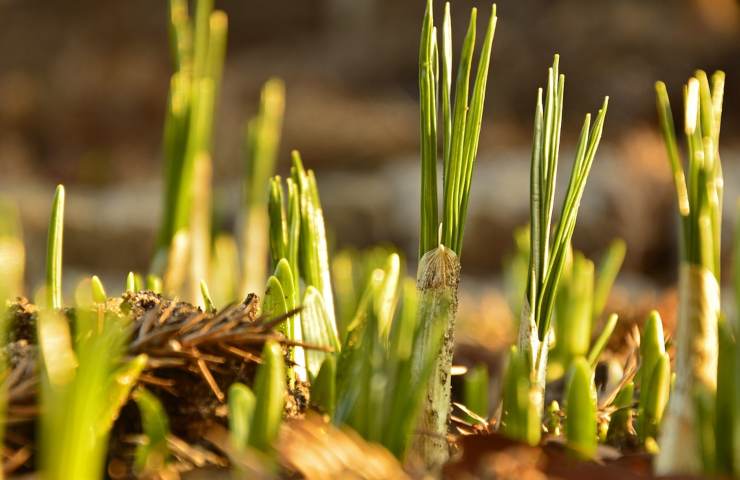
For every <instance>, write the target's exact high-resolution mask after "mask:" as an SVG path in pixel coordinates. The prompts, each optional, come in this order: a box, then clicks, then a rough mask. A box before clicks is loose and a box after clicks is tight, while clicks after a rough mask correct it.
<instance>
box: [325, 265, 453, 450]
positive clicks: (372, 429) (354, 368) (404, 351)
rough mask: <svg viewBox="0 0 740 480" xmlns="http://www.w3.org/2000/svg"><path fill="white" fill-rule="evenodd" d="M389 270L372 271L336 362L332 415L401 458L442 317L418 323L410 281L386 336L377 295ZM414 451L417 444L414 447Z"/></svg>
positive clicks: (430, 366) (429, 370) (433, 356)
mask: <svg viewBox="0 0 740 480" xmlns="http://www.w3.org/2000/svg"><path fill="white" fill-rule="evenodd" d="M389 270H390V269H389ZM389 274H390V271H384V270H382V269H377V270H376V271H375V272H374V273H373V274H372V275H371V276H370V280H369V281H368V285H367V287H366V289H365V292H364V294H363V296H362V299H361V301H360V306H359V307H358V310H357V314H356V315H355V320H354V321H353V322H352V324H351V325H350V326H349V328H348V332H347V336H346V338H345V341H344V343H343V345H342V352H341V354H340V355H339V358H338V362H337V369H336V372H337V380H336V410H335V413H334V421H335V423H337V424H346V425H348V426H350V427H351V428H353V429H354V430H355V431H357V432H358V433H359V434H360V435H362V436H363V438H365V439H367V440H369V441H374V442H378V443H380V444H382V445H384V446H385V447H386V448H388V450H390V451H391V453H393V454H394V455H396V457H398V458H403V457H404V456H405V454H406V451H407V449H408V447H409V443H410V441H411V440H412V438H413V437H414V436H413V435H412V433H413V432H414V431H415V429H416V428H417V426H418V425H417V420H418V418H419V414H420V411H421V410H420V409H421V407H422V403H423V400H424V395H425V388H426V384H427V382H428V381H429V378H430V376H431V374H432V372H433V368H434V365H435V361H436V358H437V354H438V352H439V348H440V345H441V342H442V335H443V329H442V326H441V325H440V324H439V323H436V327H437V328H436V329H431V330H430V329H427V328H422V327H421V325H419V324H418V322H417V312H416V305H417V302H416V300H415V297H416V291H415V289H414V288H412V287H411V286H410V285H409V284H407V285H409V287H407V288H404V289H403V298H402V302H401V308H400V309H398V310H397V312H396V314H395V315H394V320H393V324H392V325H391V328H390V338H386V337H385V335H384V333H383V331H382V329H381V324H380V318H379V311H378V309H379V308H380V307H381V306H382V304H383V303H382V302H379V301H378V299H379V298H382V297H383V296H384V293H383V290H384V289H383V286H384V278H386V277H387V276H388V275H389ZM319 375H321V374H319ZM317 381H318V379H317ZM423 435H424V434H419V435H418V436H419V437H421V436H423ZM415 453H416V449H414V451H412V452H410V454H411V455H413V454H415Z"/></svg>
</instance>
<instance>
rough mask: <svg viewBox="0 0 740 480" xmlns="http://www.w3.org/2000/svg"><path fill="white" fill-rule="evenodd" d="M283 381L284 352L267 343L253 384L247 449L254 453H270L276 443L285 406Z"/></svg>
mask: <svg viewBox="0 0 740 480" xmlns="http://www.w3.org/2000/svg"><path fill="white" fill-rule="evenodd" d="M285 378H286V377H285V362H284V360H283V351H282V349H281V348H280V345H278V344H277V343H274V342H273V341H268V342H267V343H265V347H264V349H263V350H262V365H260V367H259V369H258V370H257V378H256V379H255V381H254V392H255V395H256V397H257V401H256V403H255V406H254V417H253V421H252V426H251V428H250V429H249V445H250V446H251V447H253V448H255V449H257V450H260V451H263V452H267V451H269V450H270V449H272V446H273V443H274V442H275V440H276V439H277V434H278V430H279V428H280V423H281V421H282V417H283V405H284V403H285Z"/></svg>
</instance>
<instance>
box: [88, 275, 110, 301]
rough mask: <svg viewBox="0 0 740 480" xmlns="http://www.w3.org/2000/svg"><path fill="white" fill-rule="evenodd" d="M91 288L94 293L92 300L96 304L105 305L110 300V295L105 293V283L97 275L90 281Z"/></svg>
mask: <svg viewBox="0 0 740 480" xmlns="http://www.w3.org/2000/svg"><path fill="white" fill-rule="evenodd" d="M90 287H91V291H92V299H93V301H94V302H95V303H101V304H105V302H106V301H107V300H108V295H107V294H106V293H105V287H104V286H103V282H102V281H101V280H100V278H99V277H98V276H97V275H93V276H92V278H91V279H90Z"/></svg>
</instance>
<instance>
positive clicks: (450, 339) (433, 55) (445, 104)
mask: <svg viewBox="0 0 740 480" xmlns="http://www.w3.org/2000/svg"><path fill="white" fill-rule="evenodd" d="M476 19H477V10H476V9H475V8H473V9H472V10H471V13H470V24H469V26H468V31H467V33H466V35H465V39H464V41H463V47H462V53H461V55H460V63H459V65H458V68H457V80H456V81H455V88H454V90H453V89H452V26H451V25H452V22H451V16H450V5H449V3H447V4H445V11H444V18H443V21H442V39H441V43H440V42H438V40H437V29H436V27H435V26H434V18H433V11H432V2H431V1H428V2H427V9H426V13H425V15H424V21H423V24H422V31H421V44H420V47H419V96H420V104H421V108H420V112H421V115H420V127H421V226H420V232H419V266H418V273H417V288H418V289H419V318H420V322H421V324H422V327H423V328H429V329H435V328H437V327H436V324H437V323H439V324H441V325H443V326H444V329H445V331H446V333H445V337H444V338H445V342H444V346H443V348H442V352H441V355H440V357H439V360H438V362H437V366H436V369H435V372H434V375H432V379H431V381H430V382H429V385H428V387H427V395H426V401H425V405H424V411H423V413H422V416H421V420H420V424H419V430H420V431H422V432H425V433H424V434H422V435H418V436H417V438H416V439H415V444H414V447H413V449H414V454H415V455H417V456H418V457H419V458H420V459H421V460H422V462H423V463H424V464H425V465H426V467H427V469H429V470H430V471H437V470H438V469H439V468H440V466H441V465H442V464H443V463H444V462H445V461H446V460H447V458H448V456H449V451H448V445H447V441H446V439H445V438H446V434H447V425H448V423H449V412H450V368H451V365H452V349H453V344H454V326H455V314H456V311H457V289H458V283H459V281H460V260H459V258H460V254H461V251H462V243H463V232H464V230H465V219H466V214H467V209H468V202H469V199H470V185H471V180H472V175H473V167H474V164H475V160H476V156H477V153H478V139H479V136H480V130H481V124H482V120H483V103H484V99H485V94H486V83H487V81H488V69H489V68H488V67H489V63H490V58H491V48H492V46H493V36H494V32H495V29H496V20H497V17H496V7H495V5H494V6H493V7H492V8H491V15H490V18H489V21H488V27H487V30H486V33H485V36H484V38H483V46H482V48H481V51H480V56H479V60H478V67H477V70H476V72H475V81H474V84H473V88H472V92H471V91H470V76H471V69H472V63H473V50H474V46H475V36H476ZM440 66H441V82H440ZM440 84H441V85H440ZM440 97H441V104H442V106H441V112H440V108H439V103H440ZM440 114H441V122H442V128H441V132H439V133H438V128H437V123H438V117H440ZM439 143H441V144H442V157H443V158H442V160H443V171H442V183H443V185H444V189H443V193H442V202H441V203H442V205H443V211H442V217H441V218H440V217H439V216H438V212H437V204H438V201H439V198H438V196H437V150H438V144H439Z"/></svg>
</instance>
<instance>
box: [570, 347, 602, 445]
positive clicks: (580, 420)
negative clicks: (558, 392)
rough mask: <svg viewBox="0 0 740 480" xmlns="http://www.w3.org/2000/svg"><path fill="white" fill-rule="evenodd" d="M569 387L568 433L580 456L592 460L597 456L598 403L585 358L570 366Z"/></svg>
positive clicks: (591, 374)
mask: <svg viewBox="0 0 740 480" xmlns="http://www.w3.org/2000/svg"><path fill="white" fill-rule="evenodd" d="M568 377H569V379H568V385H567V387H566V403H565V434H566V437H567V439H568V447H569V448H570V449H571V451H573V453H575V454H576V456H578V457H580V458H584V459H589V458H592V457H593V456H594V454H595V453H596V447H597V441H596V402H595V398H594V395H593V392H594V386H593V371H592V370H591V366H590V365H589V363H588V362H587V361H586V360H585V359H584V358H579V359H576V360H575V361H574V362H573V364H572V365H571V367H570V371H569V374H568Z"/></svg>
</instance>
